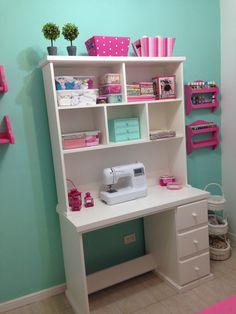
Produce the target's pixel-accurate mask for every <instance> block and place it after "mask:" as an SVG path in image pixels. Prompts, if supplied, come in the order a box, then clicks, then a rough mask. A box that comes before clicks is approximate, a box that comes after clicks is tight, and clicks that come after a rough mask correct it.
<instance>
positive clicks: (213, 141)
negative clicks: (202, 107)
mask: <svg viewBox="0 0 236 314" xmlns="http://www.w3.org/2000/svg"><path fill="white" fill-rule="evenodd" d="M218 132H219V127H218V125H217V124H216V123H214V122H208V121H204V120H197V121H195V122H193V123H192V124H189V125H186V141H187V153H188V154H191V153H192V151H193V150H194V149H199V148H203V147H212V149H215V148H216V147H217V146H218V145H219V139H218ZM204 133H211V138H210V139H204V140H198V141H194V140H193V136H194V135H198V134H204Z"/></svg>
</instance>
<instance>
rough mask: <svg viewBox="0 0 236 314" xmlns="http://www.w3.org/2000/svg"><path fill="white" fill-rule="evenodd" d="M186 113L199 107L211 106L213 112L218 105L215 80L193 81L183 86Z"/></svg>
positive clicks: (217, 91) (217, 90)
mask: <svg viewBox="0 0 236 314" xmlns="http://www.w3.org/2000/svg"><path fill="white" fill-rule="evenodd" d="M184 90H185V109H186V115H189V114H190V113H191V111H192V110H194V109H199V108H211V111H212V112H215V111H216V110H217V108H218V106H219V100H218V95H219V87H218V86H216V84H215V82H214V81H212V82H205V81H194V82H191V83H189V84H188V85H185V86H184Z"/></svg>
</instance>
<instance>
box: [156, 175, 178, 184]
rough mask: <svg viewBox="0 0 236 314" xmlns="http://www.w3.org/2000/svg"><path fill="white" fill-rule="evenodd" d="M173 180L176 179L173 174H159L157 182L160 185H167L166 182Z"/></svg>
mask: <svg viewBox="0 0 236 314" xmlns="http://www.w3.org/2000/svg"><path fill="white" fill-rule="evenodd" d="M175 181H176V179H175V177H174V176H168V175H164V176H160V178H159V183H160V185H161V186H167V184H168V183H173V182H175Z"/></svg>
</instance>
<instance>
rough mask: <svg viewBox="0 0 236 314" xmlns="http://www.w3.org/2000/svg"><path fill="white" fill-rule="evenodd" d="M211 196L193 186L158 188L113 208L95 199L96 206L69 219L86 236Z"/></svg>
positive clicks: (152, 188)
mask: <svg viewBox="0 0 236 314" xmlns="http://www.w3.org/2000/svg"><path fill="white" fill-rule="evenodd" d="M208 195H209V193H208V192H207V191H203V190H199V189H196V188H193V187H191V186H185V187H183V188H182V189H180V190H168V189H167V188H166V187H161V186H159V185H157V186H152V187H149V188H148V195H147V196H146V197H143V198H139V199H136V200H132V201H128V202H125V203H120V204H116V205H111V206H110V205H107V204H105V203H103V202H102V201H101V200H100V199H95V200H94V201H95V206H94V207H90V208H85V207H83V208H82V209H81V211H79V212H69V213H68V214H67V219H68V220H69V221H70V222H71V223H72V224H73V225H74V226H75V228H76V229H77V232H81V233H84V232H89V231H93V230H96V229H99V228H103V227H107V226H110V225H114V224H118V223H121V222H124V221H128V220H131V219H137V218H141V217H145V216H147V215H151V214H155V213H159V212H163V211H165V210H169V209H173V208H174V207H176V206H180V205H183V204H187V203H191V202H195V201H199V200H202V199H206V197H207V196H208Z"/></svg>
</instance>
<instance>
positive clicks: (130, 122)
mask: <svg viewBox="0 0 236 314" xmlns="http://www.w3.org/2000/svg"><path fill="white" fill-rule="evenodd" d="M108 129H109V140H110V141H111V142H124V141H131V140H138V139H140V127H139V119H138V118H125V119H111V120H108Z"/></svg>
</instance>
